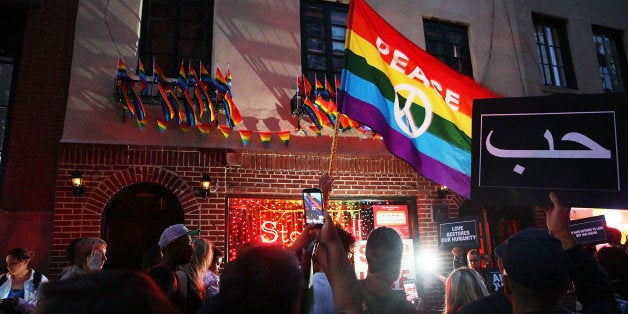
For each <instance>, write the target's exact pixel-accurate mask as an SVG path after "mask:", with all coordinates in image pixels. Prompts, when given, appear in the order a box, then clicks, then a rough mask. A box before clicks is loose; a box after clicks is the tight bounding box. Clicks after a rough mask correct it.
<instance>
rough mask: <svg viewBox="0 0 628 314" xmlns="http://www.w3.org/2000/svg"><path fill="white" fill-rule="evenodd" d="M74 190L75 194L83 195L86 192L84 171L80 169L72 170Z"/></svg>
mask: <svg viewBox="0 0 628 314" xmlns="http://www.w3.org/2000/svg"><path fill="white" fill-rule="evenodd" d="M72 192H73V193H74V196H82V195H83V193H85V186H84V185H83V173H81V172H80V171H78V170H74V171H72Z"/></svg>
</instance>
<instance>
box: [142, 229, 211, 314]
mask: <svg viewBox="0 0 628 314" xmlns="http://www.w3.org/2000/svg"><path fill="white" fill-rule="evenodd" d="M199 232H200V230H199V229H194V230H189V229H188V228H187V227H186V226H184V225H183V224H176V225H172V226H170V227H168V228H166V229H165V230H164V231H163V232H162V233H161V236H160V237H159V242H158V245H159V249H161V261H160V263H159V264H157V265H155V266H153V267H152V268H150V269H148V270H147V271H146V274H147V275H148V276H149V277H151V278H152V279H153V281H154V282H155V284H157V287H158V288H159V289H160V290H161V291H162V292H163V294H164V295H165V296H166V298H168V299H169V300H170V302H172V303H173V304H174V305H175V306H176V307H178V308H179V309H180V310H181V313H188V311H187V308H188V307H189V308H192V307H193V306H196V305H195V304H189V303H188V302H190V301H193V300H192V299H191V298H190V299H188V298H187V297H186V293H184V288H183V286H182V284H181V283H180V282H179V277H178V276H177V274H176V271H177V269H179V267H180V266H182V265H185V264H187V263H189V262H190V261H191V260H192V257H193V254H194V248H193V246H192V236H196V235H198V234H199Z"/></svg>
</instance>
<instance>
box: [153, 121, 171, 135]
mask: <svg viewBox="0 0 628 314" xmlns="http://www.w3.org/2000/svg"><path fill="white" fill-rule="evenodd" d="M155 120H157V128H158V129H159V134H162V133H164V132H165V131H166V129H167V128H168V124H170V121H166V120H164V119H162V118H157V119H155Z"/></svg>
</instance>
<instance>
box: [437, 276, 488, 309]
mask: <svg viewBox="0 0 628 314" xmlns="http://www.w3.org/2000/svg"><path fill="white" fill-rule="evenodd" d="M487 295H488V291H487V290H486V285H484V281H483V280H482V278H481V277H480V274H479V273H478V272H476V271H475V270H473V269H471V268H468V267H461V268H458V269H456V270H454V271H453V272H452V273H451V274H450V275H449V277H447V281H446V283H445V309H444V311H443V313H445V314H449V313H455V312H456V311H457V310H458V309H459V308H460V307H461V306H463V305H465V304H466V303H469V302H471V301H473V300H477V299H479V298H482V297H485V296H487Z"/></svg>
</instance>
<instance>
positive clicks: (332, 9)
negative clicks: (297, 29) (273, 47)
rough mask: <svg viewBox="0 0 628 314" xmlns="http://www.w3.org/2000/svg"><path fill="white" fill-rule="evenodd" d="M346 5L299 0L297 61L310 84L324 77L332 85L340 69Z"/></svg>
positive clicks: (343, 51) (345, 22) (343, 49)
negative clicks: (315, 79)
mask: <svg viewBox="0 0 628 314" xmlns="http://www.w3.org/2000/svg"><path fill="white" fill-rule="evenodd" d="M348 9H349V7H348V6H347V5H346V4H340V3H334V2H327V1H301V60H302V68H303V74H305V75H306V77H307V78H308V80H309V81H310V82H311V83H312V84H314V76H315V75H316V76H317V77H318V79H319V80H320V81H321V83H323V84H324V79H325V77H327V79H328V80H329V82H331V83H332V85H333V84H334V83H333V82H335V78H334V77H337V78H338V79H340V72H341V71H342V65H343V59H344V53H345V36H346V31H347V12H348Z"/></svg>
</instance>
